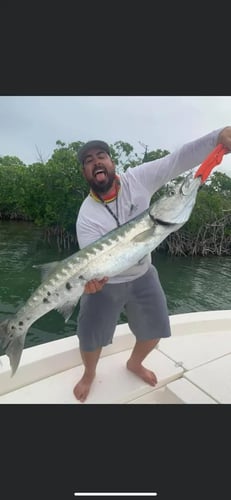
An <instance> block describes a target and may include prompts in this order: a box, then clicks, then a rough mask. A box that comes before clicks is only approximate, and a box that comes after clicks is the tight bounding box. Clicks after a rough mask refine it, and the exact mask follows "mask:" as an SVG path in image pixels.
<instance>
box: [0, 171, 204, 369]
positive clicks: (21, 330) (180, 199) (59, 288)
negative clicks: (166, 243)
mask: <svg viewBox="0 0 231 500" xmlns="http://www.w3.org/2000/svg"><path fill="white" fill-rule="evenodd" d="M201 183H202V182H201V178H200V177H194V178H193V177H192V174H190V175H189V176H187V177H186V179H185V180H184V182H183V183H182V184H181V185H180V186H178V187H177V188H175V190H174V191H173V192H171V194H169V195H167V196H163V197H161V198H160V199H159V200H158V201H157V202H155V203H153V204H152V205H151V206H150V207H149V209H147V210H145V211H144V212H143V213H141V214H140V215H138V216H137V217H135V218H134V219H132V220H130V221H129V222H127V223H125V224H123V225H122V226H120V227H119V228H117V229H115V230H113V231H110V232H109V233H107V234H106V235H104V236H103V237H102V238H100V239H99V240H97V241H96V242H94V243H92V244H90V245H88V246H87V247H85V248H84V249H82V250H79V251H78V252H76V253H74V254H73V255H71V256H70V257H68V258H67V259H64V260H62V261H60V262H53V263H50V264H46V265H42V266H36V267H41V269H42V274H43V276H42V278H43V280H42V283H41V285H40V286H39V287H38V288H37V289H36V290H35V291H34V293H33V294H32V295H31V296H30V297H29V299H28V301H27V302H26V304H25V305H24V306H23V307H22V308H21V309H19V311H18V312H17V313H16V314H15V315H14V316H13V317H12V318H10V319H6V320H4V321H3V322H2V323H1V324H0V342H1V344H2V347H3V349H4V352H5V353H6V354H7V356H8V357H9V360H10V366H11V371H12V375H13V374H14V373H15V372H16V370H17V368H18V365H19V362H20V358H21V354H22V351H23V348H24V343H25V338H26V334H27V332H28V330H29V328H30V326H31V325H32V324H33V323H34V322H35V321H36V320H37V319H38V318H40V317H41V316H43V315H44V314H47V313H48V312H49V311H51V310H52V309H56V310H57V311H59V312H60V313H61V314H63V316H64V318H65V321H68V319H69V318H70V317H71V315H72V313H73V311H74V309H75V307H76V305H77V303H78V301H79V298H80V296H81V295H82V293H83V291H84V287H85V284H86V283H87V282H88V281H89V280H91V279H93V278H97V279H101V278H103V277H104V276H108V277H112V276H115V275H117V274H120V273H121V272H123V271H125V270H126V269H128V268H130V267H132V266H133V265H135V264H137V262H138V261H139V260H141V259H142V258H143V257H144V256H145V255H147V254H148V253H150V252H151V251H153V250H154V249H155V248H156V247H157V246H158V245H159V244H160V243H161V242H162V241H163V240H164V239H165V238H166V237H167V236H168V235H169V234H170V233H172V232H173V231H177V230H178V229H179V228H180V227H182V226H183V224H185V223H186V222H187V221H188V219H189V217H190V214H191V212H192V209H193V207H194V204H195V201H196V196H197V191H198V188H199V186H200V185H201Z"/></svg>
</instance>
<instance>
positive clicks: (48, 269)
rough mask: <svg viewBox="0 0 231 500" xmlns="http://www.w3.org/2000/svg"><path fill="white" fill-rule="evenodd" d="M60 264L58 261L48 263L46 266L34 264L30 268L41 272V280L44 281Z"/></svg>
mask: <svg viewBox="0 0 231 500" xmlns="http://www.w3.org/2000/svg"><path fill="white" fill-rule="evenodd" d="M58 264H60V262H59V261H54V262H48V263H46V264H36V265H34V266H32V267H34V268H36V269H40V270H41V278H42V281H44V280H45V279H46V278H47V277H48V276H49V275H50V274H51V273H53V271H54V269H55V268H56V267H57V265H58Z"/></svg>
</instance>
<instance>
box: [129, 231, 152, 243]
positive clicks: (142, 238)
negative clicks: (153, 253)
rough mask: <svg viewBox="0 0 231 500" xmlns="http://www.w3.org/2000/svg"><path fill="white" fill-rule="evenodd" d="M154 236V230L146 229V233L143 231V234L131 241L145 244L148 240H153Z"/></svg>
mask: <svg viewBox="0 0 231 500" xmlns="http://www.w3.org/2000/svg"><path fill="white" fill-rule="evenodd" d="M153 234H154V230H153V228H150V229H146V231H143V232H142V233H139V234H137V236H134V238H132V240H131V241H132V242H134V243H143V242H144V241H145V240H146V239H147V238H151V237H152V236H153Z"/></svg>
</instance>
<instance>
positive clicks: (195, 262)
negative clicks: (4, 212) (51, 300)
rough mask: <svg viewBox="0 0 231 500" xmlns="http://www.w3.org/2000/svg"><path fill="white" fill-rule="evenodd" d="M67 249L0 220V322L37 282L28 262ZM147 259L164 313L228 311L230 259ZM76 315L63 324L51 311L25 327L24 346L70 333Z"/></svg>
mask: <svg viewBox="0 0 231 500" xmlns="http://www.w3.org/2000/svg"><path fill="white" fill-rule="evenodd" d="M73 251H75V250H74V249H72V250H69V251H68V250H66V251H62V252H59V251H58V249H57V247H56V245H53V246H49V245H48V244H47V243H46V242H44V241H43V238H42V231H41V230H40V229H38V228H36V227H35V226H34V225H33V224H28V223H23V222H2V221H0V321H1V320H3V319H5V318H6V317H8V316H11V315H12V314H14V313H15V312H16V310H17V309H18V308H19V307H21V306H22V305H23V304H24V303H25V301H26V300H27V299H28V297H29V296H30V294H31V293H32V292H33V291H34V290H35V288H36V287H37V286H38V285H39V284H40V271H39V270H38V269H34V268H33V265H34V264H42V263H45V262H51V261H54V260H60V259H63V258H65V257H67V256H68V255H70V253H73ZM153 261H154V264H155V265H156V268H157V270H158V272H159V276H160V280H161V283H162V286H163V289H164V291H165V294H166V297H167V302H168V308H169V314H180V313H185V312H193V311H205V310H212V309H231V273H230V270H231V257H203V258H202V257H193V258H191V257H169V256H166V255H163V254H158V253H156V252H155V253H154V256H153ZM77 314H78V307H77V308H76V310H75V312H74V314H73V315H72V317H71V319H70V320H69V321H68V323H67V324H66V323H65V322H64V319H63V317H62V316H61V315H60V314H59V313H58V312H57V311H51V312H50V313H48V314H47V315H45V316H43V317H42V318H40V319H39V320H37V321H36V322H35V323H34V324H33V325H32V326H31V328H30V330H29V332H28V334H27V336H26V343H25V347H29V346H32V345H38V344H42V343H45V342H49V341H51V340H56V339H59V338H63V337H67V336H70V335H75V331H76V318H77ZM0 354H2V352H1V351H0Z"/></svg>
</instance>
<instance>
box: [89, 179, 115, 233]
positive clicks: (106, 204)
mask: <svg viewBox="0 0 231 500" xmlns="http://www.w3.org/2000/svg"><path fill="white" fill-rule="evenodd" d="M119 188H120V180H119V178H118V177H116V196H115V200H116V214H115V213H114V212H113V210H112V209H111V208H110V207H109V205H108V203H107V202H106V201H105V200H104V199H103V198H101V196H100V195H99V193H95V192H93V193H94V197H97V198H98V200H99V201H101V203H102V204H103V205H104V207H105V208H106V209H107V211H108V212H109V213H110V214H111V215H112V217H113V218H114V219H115V221H116V224H117V227H120V225H121V224H120V221H119V215H118V214H119V209H118V193H119ZM93 193H92V192H91V194H93ZM111 201H114V199H113V200H111Z"/></svg>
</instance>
